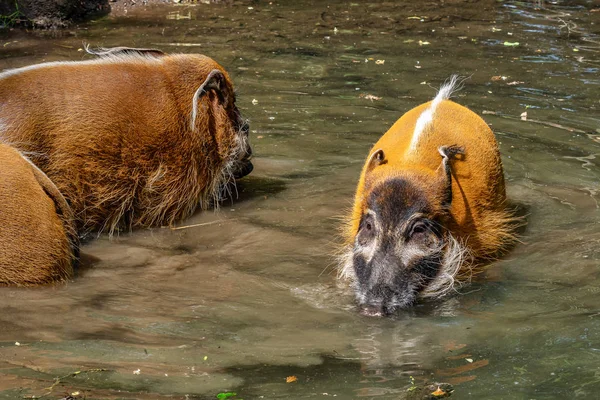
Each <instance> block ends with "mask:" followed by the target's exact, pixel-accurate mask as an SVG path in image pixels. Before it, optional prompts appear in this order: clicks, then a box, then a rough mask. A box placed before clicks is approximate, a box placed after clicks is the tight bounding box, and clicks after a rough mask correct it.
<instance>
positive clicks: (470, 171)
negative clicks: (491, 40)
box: [340, 77, 516, 315]
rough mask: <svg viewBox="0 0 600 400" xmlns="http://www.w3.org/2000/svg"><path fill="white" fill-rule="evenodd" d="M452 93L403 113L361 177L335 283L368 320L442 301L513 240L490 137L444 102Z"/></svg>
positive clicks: (467, 114) (444, 91)
mask: <svg viewBox="0 0 600 400" xmlns="http://www.w3.org/2000/svg"><path fill="white" fill-rule="evenodd" d="M455 85H456V77H454V78H453V79H452V80H451V81H450V83H448V84H446V85H444V86H443V87H442V88H441V89H440V91H439V93H438V95H437V96H436V97H435V99H434V100H433V101H431V102H428V103H426V104H422V105H420V106H418V107H416V108H414V109H412V110H410V111H408V112H407V113H406V114H404V115H403V116H402V117H401V118H400V119H399V120H398V121H397V122H396V123H395V124H394V125H393V126H392V127H391V128H390V129H389V130H388V131H387V132H386V133H385V134H384V135H383V137H381V139H380V140H379V141H378V142H377V143H376V144H375V146H373V149H372V150H371V152H370V153H369V156H368V158H367V162H366V164H365V166H364V168H363V170H362V174H361V177H360V180H359V183H358V188H357V191H356V196H355V200H354V208H353V211H352V216H351V220H350V222H349V224H348V226H347V228H346V230H345V237H346V244H345V248H344V252H343V255H342V257H341V258H342V260H341V266H340V275H341V276H342V277H345V278H348V279H350V280H351V282H352V283H353V286H354V289H355V293H356V298H357V300H358V303H359V304H360V306H361V308H362V310H363V312H365V313H367V314H375V315H381V314H389V313H392V312H394V311H395V310H397V309H399V308H404V307H407V306H409V305H411V304H413V303H414V302H415V301H416V300H417V299H418V298H425V297H439V296H441V295H444V294H445V293H447V292H448V291H450V290H451V289H453V288H454V287H455V285H456V284H457V283H463V282H465V281H468V280H469V279H470V277H471V276H472V274H473V272H474V268H475V267H476V266H478V265H481V264H482V263H483V262H484V261H489V260H490V259H493V258H494V257H496V256H497V255H498V254H500V253H501V252H502V251H504V250H506V248H507V246H509V245H510V244H511V243H512V242H513V241H514V240H515V233H514V229H515V222H516V218H514V217H513V215H512V214H511V212H509V211H508V210H507V208H506V207H507V204H506V194H505V189H504V176H503V171H502V162H501V160H500V154H499V150H498V145H497V143H496V139H495V138H494V134H493V133H492V131H491V130H490V128H489V127H488V125H487V124H486V123H485V122H484V121H483V120H482V119H481V118H480V117H479V116H477V115H476V114H475V113H473V112H472V111H470V110H468V109H467V108H465V107H463V106H460V105H458V104H456V103H454V102H452V101H450V100H448V99H449V97H450V95H451V93H452V91H453V90H454V88H455Z"/></svg>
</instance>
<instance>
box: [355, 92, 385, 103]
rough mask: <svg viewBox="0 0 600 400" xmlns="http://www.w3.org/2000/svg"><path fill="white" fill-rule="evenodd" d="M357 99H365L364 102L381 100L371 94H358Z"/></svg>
mask: <svg viewBox="0 0 600 400" xmlns="http://www.w3.org/2000/svg"><path fill="white" fill-rule="evenodd" d="M358 97H360V98H362V99H365V100H371V101H373V100H381V97H378V96H374V95H372V94H364V93H363V94H360V95H359V96H358Z"/></svg>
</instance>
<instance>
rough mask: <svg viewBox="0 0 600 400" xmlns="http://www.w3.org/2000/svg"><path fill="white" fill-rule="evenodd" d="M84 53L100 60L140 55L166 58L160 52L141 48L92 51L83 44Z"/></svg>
mask: <svg viewBox="0 0 600 400" xmlns="http://www.w3.org/2000/svg"><path fill="white" fill-rule="evenodd" d="M84 47H85V51H86V53H88V54H91V55H94V56H98V57H100V58H103V57H112V56H123V55H134V54H138V55H142V56H154V57H162V56H166V54H165V53H163V52H162V51H161V50H158V49H142V48H134V47H111V48H104V47H98V48H95V49H92V48H91V47H90V45H89V44H85V45H84Z"/></svg>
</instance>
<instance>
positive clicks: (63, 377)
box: [23, 368, 108, 400]
mask: <svg viewBox="0 0 600 400" xmlns="http://www.w3.org/2000/svg"><path fill="white" fill-rule="evenodd" d="M103 371H108V370H107V369H105V368H92V369H88V370H85V371H75V372H71V373H70V374H67V375H65V376H61V377H58V378H54V383H53V384H52V385H50V386H48V387H47V388H46V389H45V390H47V392H46V393H44V394H42V395H40V396H35V395H32V396H23V398H24V399H36V400H37V399H43V398H44V397H47V396H49V395H51V394H52V391H53V390H54V388H55V387H56V386H57V385H59V384H60V383H61V382H62V380H63V379H67V378H72V377H75V376H77V375H80V374H89V373H93V372H103Z"/></svg>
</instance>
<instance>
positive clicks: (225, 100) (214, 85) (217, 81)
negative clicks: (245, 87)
mask: <svg viewBox="0 0 600 400" xmlns="http://www.w3.org/2000/svg"><path fill="white" fill-rule="evenodd" d="M210 90H214V91H215V93H216V94H217V96H219V101H220V102H221V104H222V105H223V107H227V105H228V104H229V102H230V101H231V98H232V93H231V90H230V89H229V86H228V85H227V79H226V78H225V75H223V72H221V71H219V70H218V69H213V70H212V71H210V73H209V74H208V75H207V76H206V79H205V80H204V83H203V84H202V85H201V86H200V88H198V90H197V91H196V96H197V98H196V101H198V100H200V99H201V98H202V96H204V95H205V94H207V93H208V92H209V91H210Z"/></svg>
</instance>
